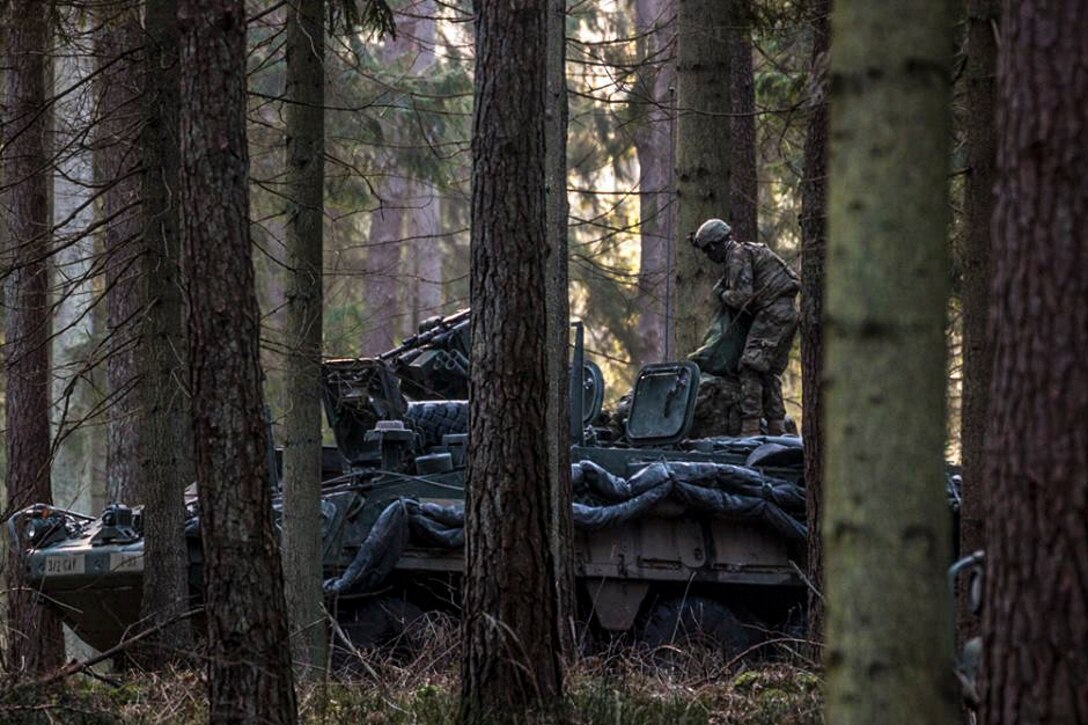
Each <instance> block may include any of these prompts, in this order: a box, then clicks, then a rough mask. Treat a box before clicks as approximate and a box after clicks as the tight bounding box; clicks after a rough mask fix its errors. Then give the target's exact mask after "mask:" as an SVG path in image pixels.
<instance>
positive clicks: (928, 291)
mask: <svg viewBox="0 0 1088 725" xmlns="http://www.w3.org/2000/svg"><path fill="white" fill-rule="evenodd" d="M949 9H950V5H949V4H948V3H945V2H943V1H942V2H929V1H927V0H909V1H904V2H899V3H894V4H889V3H872V2H868V0H836V2H835V5H834V10H833V12H832V38H833V39H834V45H833V47H832V53H831V76H830V89H831V96H830V104H831V105H830V108H831V119H830V124H831V126H830V139H831V147H830V149H829V164H830V168H829V173H828V179H829V182H830V183H829V187H828V250H827V253H828V257H827V297H826V300H825V302H826V306H825V308H824V323H825V327H824V332H825V336H826V337H825V345H826V352H827V356H826V358H825V360H826V365H827V367H826V368H825V370H824V376H825V381H826V385H825V388H824V391H823V392H824V393H825V398H824V403H825V405H826V408H825V411H826V416H825V424H826V432H827V438H826V443H827V449H826V458H825V463H826V469H825V477H824V490H823V492H824V496H825V498H824V512H823V515H824V518H823V524H824V525H823V533H824V547H825V549H824V554H825V560H824V561H825V572H824V573H825V578H826V587H825V592H826V600H825V604H826V615H827V618H826V642H827V646H826V648H825V658H824V662H825V665H826V667H827V687H826V692H827V709H826V720H827V722H832V723H836V724H839V723H843V724H847V725H849V724H850V723H876V722H902V721H905V720H909V721H911V722H926V723H947V722H951V721H952V718H953V717H954V714H955V707H954V703H955V692H954V690H953V688H952V683H953V678H951V677H949V675H948V672H949V668H950V667H951V666H952V665H951V663H952V657H951V655H952V646H951V645H952V643H951V633H952V622H951V612H950V611H949V609H950V608H949V606H948V590H947V586H946V583H945V570H946V568H947V567H948V565H949V563H950V547H949V544H950V541H949V540H950V530H949V518H950V517H949V513H948V508H947V503H946V495H945V488H944V475H945V474H944V460H943V458H944V437H945V436H944V432H945V426H944V421H945V388H946V383H945V381H946V367H945V365H946V359H947V350H946V340H945V332H944V331H945V315H946V303H947V297H948V275H949V264H948V260H947V256H948V255H947V223H948V165H949V141H950V136H951V133H950V125H951V119H950V115H951V114H950V101H951V95H950V88H951V80H950V78H951V48H952V42H951V37H950V35H949V33H950V28H951V18H950V12H949Z"/></svg>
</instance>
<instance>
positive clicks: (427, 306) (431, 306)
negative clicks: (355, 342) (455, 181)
mask: <svg viewBox="0 0 1088 725" xmlns="http://www.w3.org/2000/svg"><path fill="white" fill-rule="evenodd" d="M409 194H410V196H409V199H410V206H411V209H412V213H411V215H410V216H409V217H408V224H407V227H406V230H405V231H406V233H407V235H408V239H410V240H411V243H412V245H413V246H414V248H415V249H414V251H413V252H412V253H411V257H412V263H413V265H414V267H413V269H412V274H413V280H412V294H411V300H410V302H411V304H412V315H411V318H410V320H409V321H408V323H409V324H406V325H405V326H404V336H405V337H408V336H410V335H414V334H415V333H416V332H418V331H419V323H420V322H422V321H423V320H426V319H427V318H428V317H433V316H435V315H437V314H439V312H440V310H441V308H442V250H441V246H440V244H441V236H440V232H441V220H442V197H441V196H440V195H439V192H438V189H436V188H435V187H434V186H432V185H431V184H430V183H427V182H425V181H413V182H412V183H411V184H410V185H409Z"/></svg>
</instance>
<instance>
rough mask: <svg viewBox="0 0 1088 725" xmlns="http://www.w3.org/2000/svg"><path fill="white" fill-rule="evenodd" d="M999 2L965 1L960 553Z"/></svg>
mask: <svg viewBox="0 0 1088 725" xmlns="http://www.w3.org/2000/svg"><path fill="white" fill-rule="evenodd" d="M999 17H1000V2H998V0H968V2H967V71H966V81H967V99H966V102H967V110H966V113H965V114H964V118H965V125H966V128H965V131H966V136H967V176H966V177H965V179H964V182H965V190H964V195H965V202H966V204H965V206H966V218H965V220H964V227H965V235H964V241H965V244H964V252H963V295H962V299H963V410H962V412H961V419H960V447H961V451H962V461H963V485H962V488H961V491H960V493H961V495H962V501H963V503H962V506H961V508H960V551H961V552H962V553H963V554H964V555H966V554H969V553H971V552H973V551H976V550H978V549H984V548H985V546H986V542H985V536H984V533H985V526H986V524H985V516H984V511H985V510H986V495H987V494H986V488H985V486H984V483H983V482H984V481H985V480H986V479H984V478H983V472H982V467H983V457H982V446H983V443H984V440H985V436H986V424H987V417H988V415H989V413H988V409H989V395H990V377H991V368H992V366H993V342H992V339H991V338H990V336H989V334H988V333H987V331H986V320H987V316H988V315H989V310H990V222H991V219H992V218H993V212H994V179H995V172H994V168H995V165H996V163H997V119H996V98H997V81H996V77H997V36H996V34H997V20H998V18H999ZM959 602H960V611H959V624H960V626H959V628H958V629H959V633H960V637H961V638H966V637H970V636H973V635H975V634H977V631H976V630H977V629H978V626H977V624H976V618H975V616H974V615H972V614H971V613H970V612H969V611H968V606H967V605H968V598H967V597H960V598H959Z"/></svg>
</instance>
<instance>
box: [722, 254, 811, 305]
mask: <svg viewBox="0 0 1088 725" xmlns="http://www.w3.org/2000/svg"><path fill="white" fill-rule="evenodd" d="M800 289H801V279H800V278H799V277H798V276H797V273H796V272H794V271H793V269H791V268H790V266H789V265H788V264H786V262H785V261H784V260H783V259H782V258H781V257H779V256H778V255H777V254H775V253H774V252H772V251H771V250H770V249H768V248H767V245H765V244H753V243H750V242H736V243H734V244H730V245H729V248H728V249H727V250H726V253H725V274H724V275H723V276H722V278H721V279H720V280H718V283H717V284H716V285H715V286H714V291H715V292H716V293H717V295H718V297H720V298H721V301H722V302H724V303H725V304H726V305H727V306H729V307H731V308H733V309H735V310H740V309H744V310H747V311H748V312H756V311H758V310H761V309H763V308H764V307H766V306H767V305H769V304H771V303H772V302H774V301H775V300H776V299H778V298H779V297H786V296H789V297H792V296H793V295H796V294H797V292H798V291H799V290H800Z"/></svg>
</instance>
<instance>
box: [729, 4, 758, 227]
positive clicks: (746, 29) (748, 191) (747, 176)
mask: <svg viewBox="0 0 1088 725" xmlns="http://www.w3.org/2000/svg"><path fill="white" fill-rule="evenodd" d="M733 8H734V9H733V17H734V20H733V28H732V37H731V39H730V41H729V50H730V65H729V70H730V72H731V73H732V85H731V89H730V98H731V99H732V112H733V118H732V129H731V137H730V146H731V148H732V152H733V156H732V159H731V160H730V175H731V176H730V178H731V183H730V185H729V192H730V210H731V216H730V219H729V223H730V224H732V225H733V235H734V236H735V237H736V238H737V239H740V240H742V241H745V242H758V241H759V169H758V166H757V163H756V148H757V147H756V83H755V77H754V75H753V73H754V71H753V69H752V6H751V0H733Z"/></svg>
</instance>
